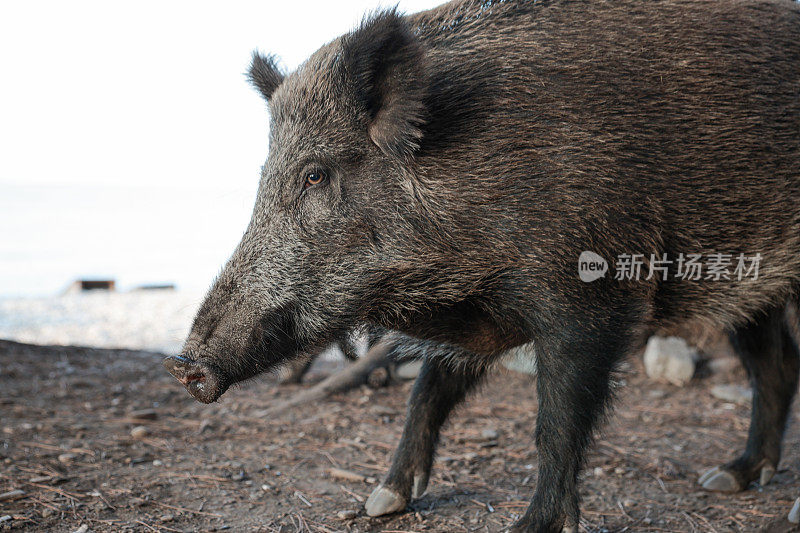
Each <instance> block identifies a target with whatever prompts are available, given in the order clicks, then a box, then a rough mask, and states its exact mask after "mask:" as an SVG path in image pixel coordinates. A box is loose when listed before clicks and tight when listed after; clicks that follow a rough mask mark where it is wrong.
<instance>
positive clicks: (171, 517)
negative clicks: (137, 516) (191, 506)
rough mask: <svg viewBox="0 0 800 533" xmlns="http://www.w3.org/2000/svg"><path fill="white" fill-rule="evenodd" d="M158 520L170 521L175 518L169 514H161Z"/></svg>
mask: <svg viewBox="0 0 800 533" xmlns="http://www.w3.org/2000/svg"><path fill="white" fill-rule="evenodd" d="M159 520H160V521H162V522H172V521H173V520H175V517H174V516H173V515H171V514H162V515H161V517H160V518H159Z"/></svg>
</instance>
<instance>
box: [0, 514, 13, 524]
mask: <svg viewBox="0 0 800 533" xmlns="http://www.w3.org/2000/svg"><path fill="white" fill-rule="evenodd" d="M11 519H12V517H11V515H10V514H7V515H5V516H0V524H2V523H3V522H8V521H9V520H11Z"/></svg>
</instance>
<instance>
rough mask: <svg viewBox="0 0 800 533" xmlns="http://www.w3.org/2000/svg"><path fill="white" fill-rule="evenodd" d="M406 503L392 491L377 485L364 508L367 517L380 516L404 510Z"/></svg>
mask: <svg viewBox="0 0 800 533" xmlns="http://www.w3.org/2000/svg"><path fill="white" fill-rule="evenodd" d="M406 503H407V502H406V499H405V498H403V497H402V496H400V495H399V494H398V493H397V492H395V491H394V490H392V489H390V488H388V487H384V486H383V485H378V487H377V488H376V489H375V490H374V491H372V494H370V495H369V498H367V503H365V504H364V508H365V509H366V510H367V515H369V516H382V515H385V514H391V513H396V512H397V511H402V510H403V509H405V508H406Z"/></svg>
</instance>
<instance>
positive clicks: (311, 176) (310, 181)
mask: <svg viewBox="0 0 800 533" xmlns="http://www.w3.org/2000/svg"><path fill="white" fill-rule="evenodd" d="M327 179H328V173H327V172H325V171H324V170H322V169H316V170H311V171H309V172H307V173H306V181H305V183H304V184H303V188H304V189H308V188H309V187H312V186H314V185H319V184H321V183H323V182H324V181H326V180H327Z"/></svg>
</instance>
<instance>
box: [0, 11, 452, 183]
mask: <svg viewBox="0 0 800 533" xmlns="http://www.w3.org/2000/svg"><path fill="white" fill-rule="evenodd" d="M379 1H380V0H345V1H324V0H294V1H291V2H285V1H267V0H261V1H258V2H255V1H229V2H224V3H223V2H196V1H149V0H148V1H140V2H125V3H123V2H109V1H96V2H87V1H69V2H64V1H36V0H26V1H21V2H11V1H9V2H1V3H0V79H1V80H2V81H0V151H1V152H2V156H0V181H6V182H7V181H14V182H18V181H24V182H26V183H32V182H35V183H54V182H57V183H61V184H63V183H68V182H81V183H109V182H114V183H117V182H118V183H124V184H141V185H147V184H152V185H164V184H171V185H178V186H184V185H186V186H214V187H216V186H218V185H219V184H220V183H228V184H230V185H231V186H238V185H242V186H246V187H248V188H250V184H251V183H252V182H253V180H254V179H255V178H256V177H257V172H258V169H259V168H260V166H261V164H262V162H263V159H264V157H265V156H266V112H265V106H264V104H263V103H262V102H261V101H260V99H259V98H258V96H257V95H256V93H255V91H253V90H252V89H251V88H250V87H249V86H248V85H247V84H246V83H245V81H244V77H243V73H244V72H245V70H246V69H247V66H248V64H249V60H250V52H251V51H252V50H253V49H254V48H258V49H260V50H262V51H266V52H270V53H276V54H278V55H279V57H280V58H281V59H282V61H283V64H284V66H285V67H288V68H292V69H293V68H294V67H296V66H297V65H298V64H299V63H301V62H302V61H303V60H304V59H305V58H306V57H308V56H309V55H310V54H311V53H312V52H313V51H314V50H316V49H317V48H319V47H320V46H321V45H322V44H324V43H325V42H328V41H329V40H331V39H333V38H334V37H336V36H337V35H340V34H342V33H344V32H345V31H347V30H348V29H350V28H352V27H353V26H354V24H355V23H356V22H357V21H358V20H360V18H361V16H362V15H363V14H364V13H365V12H366V11H369V10H372V9H375V8H376V7H378V4H379ZM437 3H439V2H437V1H436V0H404V1H401V2H400V9H401V10H404V11H406V12H414V11H418V10H421V9H427V8H429V7H432V6H434V5H436V4H437Z"/></svg>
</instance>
